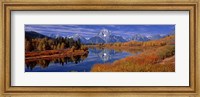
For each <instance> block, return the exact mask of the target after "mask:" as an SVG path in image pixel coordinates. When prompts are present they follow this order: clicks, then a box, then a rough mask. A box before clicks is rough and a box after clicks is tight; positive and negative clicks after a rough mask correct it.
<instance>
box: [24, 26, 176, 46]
mask: <svg viewBox="0 0 200 97" xmlns="http://www.w3.org/2000/svg"><path fill="white" fill-rule="evenodd" d="M25 33H26V34H25V36H26V38H27V37H28V38H29V37H30V38H44V37H47V38H53V39H55V38H58V37H64V38H65V37H66V36H60V35H59V34H56V35H55V34H50V35H43V34H40V33H37V32H35V31H25ZM173 34H175V32H170V33H169V34H167V35H173ZM167 35H163V36H161V35H160V34H155V35H151V36H146V35H142V34H135V35H133V36H132V37H131V38H127V39H124V38H123V37H122V36H117V35H113V34H112V32H111V31H109V30H108V29H102V30H100V31H99V32H98V34H97V35H96V36H94V37H91V38H89V39H86V38H85V37H83V36H81V35H79V34H75V35H73V36H70V37H69V36H67V38H73V39H74V40H78V39H80V41H81V42H82V43H84V44H91V43H92V44H93V43H94V44H97V43H115V42H127V41H131V40H134V41H149V40H157V39H160V38H163V37H165V36H167Z"/></svg>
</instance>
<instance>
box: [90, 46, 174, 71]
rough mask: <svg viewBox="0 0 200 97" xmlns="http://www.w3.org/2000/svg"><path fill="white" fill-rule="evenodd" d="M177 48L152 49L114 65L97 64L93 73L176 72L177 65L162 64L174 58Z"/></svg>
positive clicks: (171, 63) (118, 61)
mask: <svg viewBox="0 0 200 97" xmlns="http://www.w3.org/2000/svg"><path fill="white" fill-rule="evenodd" d="M174 54H175V46H174V45H166V46H162V47H158V48H152V49H149V50H146V51H144V52H142V53H141V54H139V55H137V56H130V57H126V58H123V59H120V60H117V61H115V62H113V63H106V64H95V65H94V66H93V68H92V70H91V71H92V72H174V71H175V64H174V63H173V62H167V61H166V62H165V64H160V62H162V61H163V60H164V59H165V58H168V57H171V56H174Z"/></svg>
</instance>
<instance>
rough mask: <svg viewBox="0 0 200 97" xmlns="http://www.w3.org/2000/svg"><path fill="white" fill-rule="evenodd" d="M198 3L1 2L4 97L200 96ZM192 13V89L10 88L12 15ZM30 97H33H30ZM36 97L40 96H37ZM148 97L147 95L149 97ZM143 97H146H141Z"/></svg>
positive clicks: (155, 0) (101, 0)
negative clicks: (32, 11)
mask: <svg viewBox="0 0 200 97" xmlns="http://www.w3.org/2000/svg"><path fill="white" fill-rule="evenodd" d="M199 4H200V2H199V1H198V0H192V1H191V0H184V1H179V0H175V1H173V2H172V1H170V0H167V1H166V0H163V1H162V0H151V1H148V2H146V1H145V0H142V1H139V0H136V1H132V0H125V1H123V0H116V1H114V0H108V1H106V0H105V1H104V0H94V1H90V0H83V1H81V0H80V1H79V0H77V1H76V0H75V1H62V0H61V1H59V0H58V1H56V2H54V1H51V0H46V1H41V2H35V1H34V0H29V1H23V0H13V1H12V0H8V1H7V0H4V1H3V2H1V8H2V9H1V11H2V12H1V16H2V18H1V20H2V21H1V24H2V25H1V29H0V31H1V35H0V36H1V46H0V48H1V57H0V58H1V65H0V66H1V68H0V73H1V85H0V88H1V95H2V96H9V97H10V96H12V95H15V94H17V95H18V94H20V95H25V97H26V96H27V94H40V95H46V96H47V97H48V96H50V95H51V94H61V95H64V96H91V95H92V96H113V95H115V96H119V97H123V96H124V97H126V96H133V95H136V96H138V95H139V96H138V97H140V96H141V94H143V95H146V94H154V96H153V95H152V97H155V95H157V94H160V95H157V96H161V97H163V96H162V95H161V94H164V95H167V94H169V95H171V94H173V95H174V96H180V97H183V96H185V97H194V96H197V97H198V95H199V75H198V74H199V72H200V71H199V61H198V60H199V57H198V55H199V42H198V41H199V34H198V32H199V28H200V26H199V20H200V18H199V17H200V12H199ZM31 10H37V11H76V10H78V11H110V10H111V11H189V25H190V27H189V28H190V29H189V32H190V51H189V52H190V66H189V67H190V68H189V69H190V74H189V76H190V77H189V86H167V87H165V86H148V87H147V86H142V87H141V86H120V87H118V86H116V87H115V86H109V87H105V86H92V87H86V86H84V87H81V86H80V87H79V86H76V87H74V86H66V87H59V86H56V87H53V86H39V87H34V86H26V87H23V86H11V11H31ZM15 64H17V63H15ZM29 96H30V95H29ZM36 96H37V95H36ZM146 96H147V95H146ZM141 97H143V96H141Z"/></svg>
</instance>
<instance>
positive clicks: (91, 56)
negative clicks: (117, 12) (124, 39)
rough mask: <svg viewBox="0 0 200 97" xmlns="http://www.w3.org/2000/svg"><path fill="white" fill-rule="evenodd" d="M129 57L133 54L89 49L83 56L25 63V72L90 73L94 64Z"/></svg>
mask: <svg viewBox="0 0 200 97" xmlns="http://www.w3.org/2000/svg"><path fill="white" fill-rule="evenodd" d="M136 54H137V53H136ZM131 55H133V54H131V53H129V52H125V51H116V50H113V49H112V50H111V49H96V48H93V49H91V48H90V49H89V53H88V54H87V55H84V56H74V57H72V58H69V57H65V58H59V59H51V60H46V59H38V60H34V61H30V62H26V64H25V72H90V70H91V68H92V67H93V65H95V64H98V63H112V62H114V61H116V60H119V59H122V58H125V57H127V56H131Z"/></svg>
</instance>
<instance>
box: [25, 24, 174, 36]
mask: <svg viewBox="0 0 200 97" xmlns="http://www.w3.org/2000/svg"><path fill="white" fill-rule="evenodd" d="M104 28H105V29H108V30H110V31H111V33H112V34H114V35H118V36H122V37H124V38H129V37H131V36H133V35H134V34H142V35H154V34H160V35H166V34H168V33H171V32H175V25H173V24H172V25H37V24H34V25H25V31H36V32H38V33H41V34H44V35H50V34H54V35H60V36H68V37H69V36H73V35H75V34H79V35H82V36H84V37H85V38H91V37H93V36H95V35H97V34H98V33H99V31H100V30H101V29H104Z"/></svg>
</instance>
